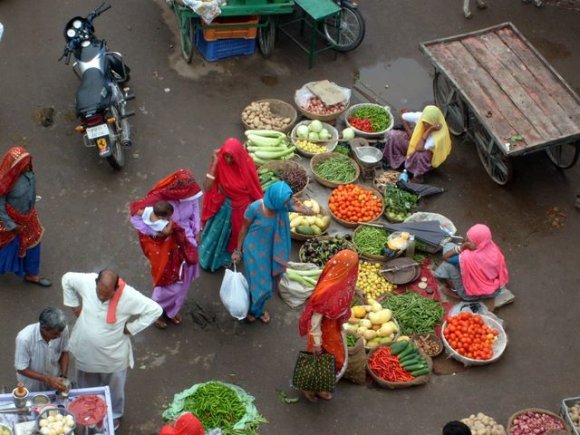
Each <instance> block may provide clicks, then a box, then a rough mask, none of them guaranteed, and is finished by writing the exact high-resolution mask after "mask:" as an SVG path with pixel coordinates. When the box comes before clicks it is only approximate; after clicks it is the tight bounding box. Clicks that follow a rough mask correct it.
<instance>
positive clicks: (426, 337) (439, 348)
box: [411, 332, 443, 358]
mask: <svg viewBox="0 0 580 435" xmlns="http://www.w3.org/2000/svg"><path fill="white" fill-rule="evenodd" d="M411 340H412V341H413V343H415V346H417V347H419V346H420V345H419V343H420V342H430V343H431V344H432V345H433V350H432V351H431V352H428V351H427V350H425V349H423V348H420V349H421V350H422V351H423V353H424V354H425V355H427V356H430V357H431V358H435V357H436V356H439V355H441V352H443V342H442V341H441V339H440V338H439V337H438V336H437V334H435V333H434V332H427V333H424V334H413V335H412V336H411Z"/></svg>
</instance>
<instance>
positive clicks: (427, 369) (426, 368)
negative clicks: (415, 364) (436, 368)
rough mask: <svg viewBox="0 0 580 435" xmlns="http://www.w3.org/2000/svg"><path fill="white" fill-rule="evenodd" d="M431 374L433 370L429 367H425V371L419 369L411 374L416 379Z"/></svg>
mask: <svg viewBox="0 0 580 435" xmlns="http://www.w3.org/2000/svg"><path fill="white" fill-rule="evenodd" d="M429 373H431V369H430V368H429V367H425V368H424V369H419V370H415V371H412V372H411V374H412V375H413V376H415V377H417V376H423V375H428V374H429Z"/></svg>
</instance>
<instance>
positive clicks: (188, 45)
mask: <svg viewBox="0 0 580 435" xmlns="http://www.w3.org/2000/svg"><path fill="white" fill-rule="evenodd" d="M173 11H174V12H175V18H176V19H177V31H178V33H179V45H180V46H181V55H182V56H183V58H184V59H185V61H186V62H187V63H191V59H193V31H194V26H193V21H192V19H191V17H188V16H186V14H184V13H182V12H181V6H179V4H177V2H176V1H175V0H174V1H173Z"/></svg>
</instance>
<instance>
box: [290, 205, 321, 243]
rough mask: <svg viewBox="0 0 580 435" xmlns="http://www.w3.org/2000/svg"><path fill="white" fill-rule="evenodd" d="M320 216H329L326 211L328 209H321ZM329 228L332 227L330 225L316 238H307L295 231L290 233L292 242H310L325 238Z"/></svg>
mask: <svg viewBox="0 0 580 435" xmlns="http://www.w3.org/2000/svg"><path fill="white" fill-rule="evenodd" d="M319 214H320V215H322V216H329V214H328V211H326V209H325V208H324V207H320V213H319ZM329 227H330V225H328V227H326V228H325V229H324V231H322V233H321V234H319V235H316V236H307V235H305V234H299V233H295V232H294V231H290V237H291V238H292V240H297V241H299V242H305V241H306V240H310V239H314V238H315V237H320V236H323V235H324V234H326V233H327V232H328V228H329Z"/></svg>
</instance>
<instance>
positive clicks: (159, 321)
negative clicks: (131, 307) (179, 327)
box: [154, 319, 167, 329]
mask: <svg viewBox="0 0 580 435" xmlns="http://www.w3.org/2000/svg"><path fill="white" fill-rule="evenodd" d="M154 325H155V327H156V328H158V329H167V322H165V320H163V319H157V320H156V321H155V323H154Z"/></svg>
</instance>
